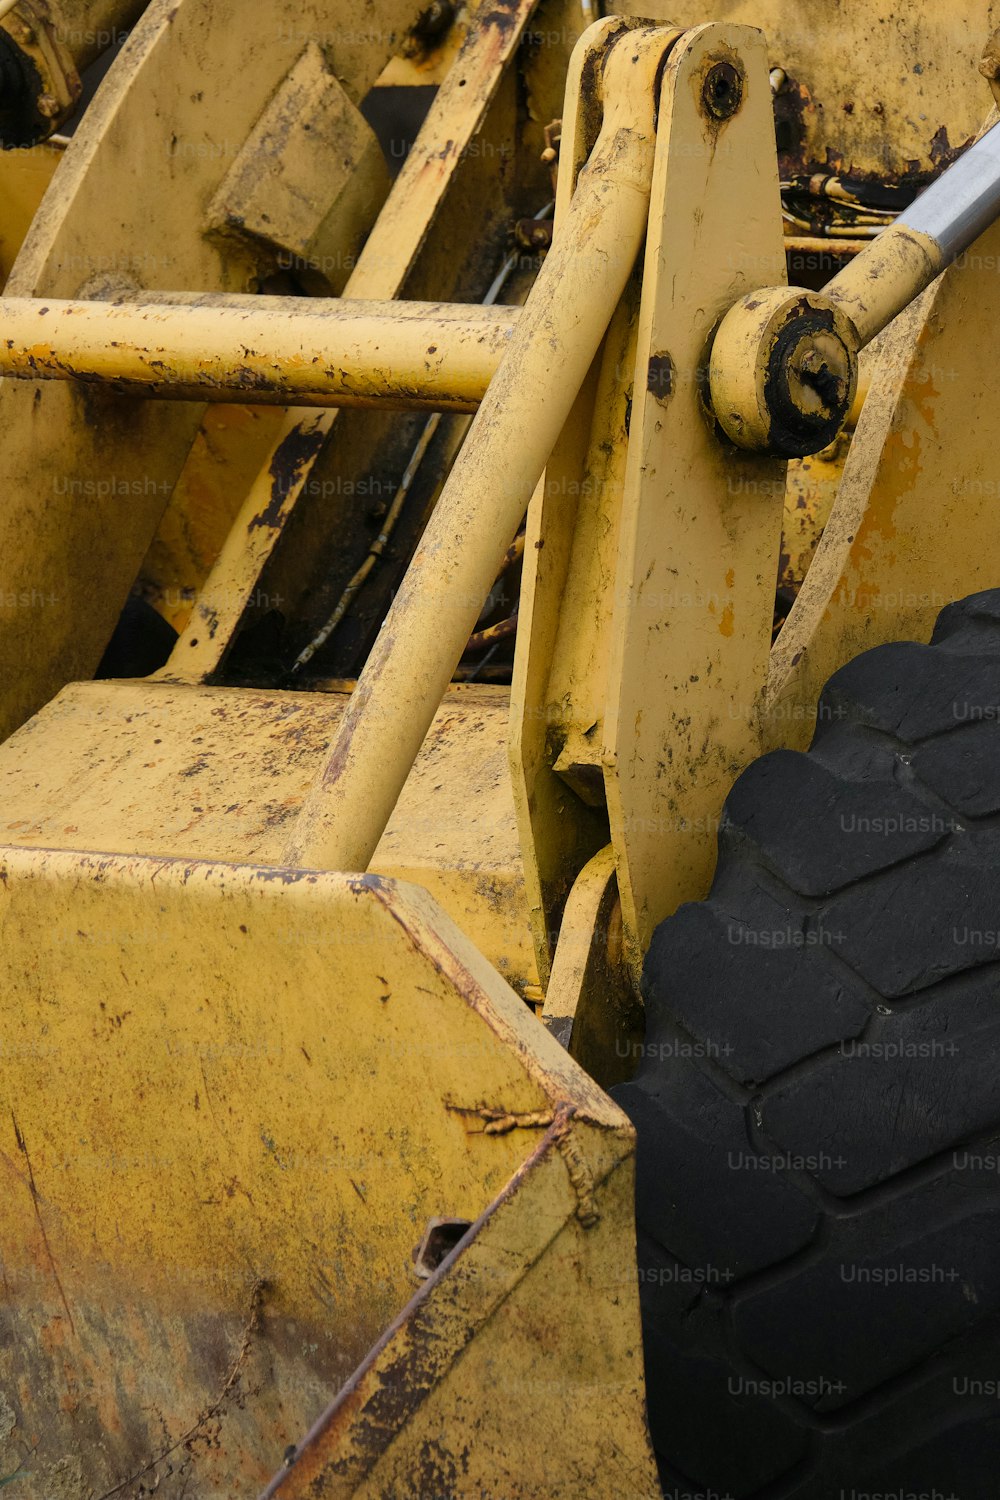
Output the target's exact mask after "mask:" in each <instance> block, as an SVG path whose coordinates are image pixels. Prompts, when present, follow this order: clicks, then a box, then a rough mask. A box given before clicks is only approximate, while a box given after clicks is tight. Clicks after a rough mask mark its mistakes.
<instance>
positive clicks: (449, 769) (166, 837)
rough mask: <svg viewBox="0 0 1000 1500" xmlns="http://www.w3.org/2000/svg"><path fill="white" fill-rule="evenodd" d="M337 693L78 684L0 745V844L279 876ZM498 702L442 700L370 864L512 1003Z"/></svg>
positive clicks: (526, 968) (530, 958) (509, 869)
mask: <svg viewBox="0 0 1000 1500" xmlns="http://www.w3.org/2000/svg"><path fill="white" fill-rule="evenodd" d="M347 702H348V695H347V694H346V693H273V692H272V693H268V692H260V691H250V690H238V689H227V688H202V687H199V688H194V687H189V686H183V685H178V686H174V685H171V684H166V683H162V684H161V683H157V684H155V685H154V684H147V683H140V682H136V683H119V682H113V683H110V682H98V683H78V684H74V685H73V686H71V687H68V688H66V689H65V690H64V691H63V692H62V693H60V694H59V695H58V697H56V698H55V699H54V700H53V702H52V703H50V704H48V705H47V707H46V708H44V709H43V710H42V711H41V713H39V714H37V715H35V717H34V718H33V719H31V720H30V721H29V722H28V723H27V724H26V725H25V726H24V727H23V728H22V729H20V730H19V731H18V732H17V733H16V734H14V735H12V736H11V738H10V739H9V740H7V741H6V743H5V744H4V745H3V746H0V779H2V784H3V786H4V790H5V796H6V798H7V802H6V804H5V807H6V808H7V810H8V811H7V812H6V813H3V814H0V842H2V841H6V842H8V843H17V844H22V845H24V846H25V847H32V848H40V847H42V848H43V847H46V846H52V847H62V846H64V845H67V844H68V845H69V846H71V847H72V848H75V849H82V850H90V851H93V852H99V851H101V850H104V849H108V848H114V849H116V850H119V851H122V852H126V853H129V854H142V853H148V852H150V851H152V852H155V853H156V854H158V855H163V856H169V857H171V858H180V859H183V858H197V859H217V860H218V859H223V860H234V861H242V860H247V859H249V860H252V861H254V862H255V863H257V864H266V863H275V864H278V863H280V862H281V852H282V846H283V844H284V842H285V841H286V840H287V837H288V829H289V827H290V826H292V824H293V822H294V819H295V818H296V817H297V816H298V814H299V811H300V809H301V807H302V804H303V802H304V800H305V798H306V797H307V795H308V793H309V791H310V789H311V787H312V785H313V784H314V782H315V780H316V777H317V776H318V775H319V772H320V770H321V769H322V765H323V760H324V755H325V752H326V749H327V746H328V744H329V742H330V740H331V738H332V737H333V736H335V735H336V732H337V730H338V728H339V726H340V724H341V722H342V720H343V716H344V712H345V709H346V706H347ZM506 733H507V692H506V690H505V689H503V688H497V687H483V686H479V685H474V684H469V685H457V686H455V687H453V688H451V689H449V691H448V693H447V694H446V696H445V700H444V702H443V703H442V705H441V707H440V709H439V710H438V712H437V714H436V716H435V718H434V722H433V724H432V725H431V728H430V731H429V733H428V736H427V739H426V741H425V743H424V746H423V747H422V749H421V753H420V754H419V755H418V756H417V758H416V761H415V762H414V765H413V768H412V770H411V771H410V774H409V776H408V778H407V782H406V786H405V787H404V789H403V794H402V797H401V798H400V802H399V806H398V808H397V811H396V813H395V815H394V817H393V818H392V819H391V820H390V822H389V826H388V828H387V829H386V831H385V833H384V834H383V836H382V838H381V840H380V842H379V845H378V848H377V850H376V851H375V855H374V857H373V861H372V867H373V869H374V870H376V871H377V872H379V873H380V874H383V875H391V876H394V877H396V878H398V879H402V880H410V881H414V882H416V883H418V884H419V885H421V886H423V887H424V888H425V889H426V890H428V891H430V892H431V894H432V895H433V896H434V897H435V899H436V900H438V901H439V902H440V903H441V905H442V906H443V907H444V908H445V910H446V911H447V912H448V913H449V914H450V915H451V917H452V918H453V920H454V921H456V922H457V923H458V924H459V925H460V926H461V927H462V928H463V929H464V930H465V931H468V932H475V934H476V938H477V942H478V944H479V947H480V949H481V951H482V952H483V953H484V954H485V955H486V956H487V958H488V959H489V960H490V962H491V963H492V964H493V965H494V966H495V967H496V968H497V969H498V971H499V972H500V973H501V974H502V975H503V977H504V978H505V979H506V980H507V982H508V983H510V984H512V985H514V986H515V987H516V988H517V989H518V991H519V992H520V993H522V994H523V993H525V992H526V991H529V990H531V989H532V988H533V987H534V986H535V985H537V982H538V975H537V972H536V969H535V963H534V954H533V951H532V944H531V936H530V930H529V926H528V920H527V909H526V900H525V894H524V877H523V874H522V868H521V856H520V849H519V847H518V838H517V826H516V823H515V820H514V807H513V801H512V797H511V789H510V778H509V776H508V772H507V764H506Z"/></svg>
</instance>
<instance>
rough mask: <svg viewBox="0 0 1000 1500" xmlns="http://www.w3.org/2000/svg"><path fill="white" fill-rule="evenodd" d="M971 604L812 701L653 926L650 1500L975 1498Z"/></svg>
mask: <svg viewBox="0 0 1000 1500" xmlns="http://www.w3.org/2000/svg"><path fill="white" fill-rule="evenodd" d="M998 957H1000V590H992V591H990V592H987V593H983V594H977V595H975V596H973V597H972V598H970V599H966V600H964V601H963V602H961V603H958V604H953V605H950V606H949V607H948V608H947V609H945V610H944V611H943V612H942V614H941V615H940V617H939V619H938V623H937V627H936V629H935V632H934V637H933V641H932V643H931V645H929V646H924V645H918V644H915V643H912V642H906V643H900V644H897V645H890V646H883V647H879V648H878V649H877V650H874V651H869V652H867V653H865V655H863V656H861V657H859V658H858V659H857V660H856V661H854V662H852V663H851V664H850V665H848V666H846V667H844V668H843V669H842V670H841V671H839V672H838V673H837V674H836V675H835V676H834V677H833V678H832V679H831V680H830V682H829V683H828V684H827V687H826V689H825V691H824V694H823V697H822V700H821V702H820V705H819V709H818V717H817V725H816V733H815V737H814V740H813V744H812V746H811V748H810V750H809V752H808V754H799V753H797V752H791V751H777V752H775V753H773V754H771V755H766V756H764V757H763V758H762V759H761V760H759V761H757V762H756V764H754V765H753V766H751V767H750V769H749V770H748V771H747V772H746V773H745V774H744V775H743V776H742V777H741V778H740V779H739V781H738V782H737V783H736V785H735V787H734V788H733V791H732V793H731V794H730V797H729V800H728V802H727V804H726V809H725V814H724V817H723V823H722V828H721V832H720V835H719V864H718V871H717V874H716V877H715V881H714V883H713V886H712V890H711V894H710V895H709V897H708V899H707V900H706V901H703V902H700V903H697V904H691V905H688V906H684V907H681V909H680V910H679V911H678V912H677V913H676V914H675V915H674V916H673V917H671V918H670V919H669V920H667V921H666V922H664V923H662V924H661V926H660V927H659V928H658V929H657V931H656V933H655V935H654V938H653V942H652V945H651V947H650V951H649V954H648V956H647V959H646V964H645V970H644V976H643V991H644V996H645V1001H646V1007H647V1031H646V1039H645V1042H644V1043H643V1046H642V1056H641V1059H640V1062H639V1066H638V1070H637V1072H636V1074H635V1077H634V1078H633V1079H632V1081H631V1082H629V1083H626V1084H622V1085H620V1086H619V1087H618V1088H616V1089H615V1090H614V1091H613V1092H614V1096H615V1098H616V1099H617V1100H618V1102H619V1103H620V1104H621V1105H622V1106H623V1108H624V1109H625V1110H626V1111H627V1113H628V1114H629V1116H630V1117H631V1119H632V1120H633V1122H634V1124H635V1126H636V1130H637V1132H638V1160H637V1218H638V1262H639V1277H640V1298H641V1303H642V1316H643V1330H644V1342H645V1352H646V1374H647V1386H648V1403H649V1418H650V1427H651V1431H652V1434H653V1440H654V1444H655V1447H656V1449H657V1455H658V1459H659V1462H660V1466H661V1479H662V1482H663V1487H664V1490H665V1492H666V1494H667V1495H668V1496H674V1495H678V1496H681V1495H685V1496H691V1497H698V1496H707V1497H709V1500H715V1497H721V1496H731V1497H733V1500H747V1497H759V1500H765V1497H766V1500H792V1497H794V1500H807V1497H808V1500H862V1497H864V1496H866V1495H870V1496H874V1495H885V1496H886V1497H889V1496H892V1497H906V1496H910V1497H915V1496H925V1497H928V1500H930V1497H935V1500H945V1497H948V1496H952V1497H954V1500H996V1497H997V1496H998V1495H1000V964H998Z"/></svg>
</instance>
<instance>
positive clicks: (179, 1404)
mask: <svg viewBox="0 0 1000 1500" xmlns="http://www.w3.org/2000/svg"><path fill="white" fill-rule="evenodd" d="M0 964H2V970H3V978H2V987H0V994H2V996H3V1002H2V1003H3V1021H2V1031H0V1035H2V1039H3V1040H2V1048H0V1069H2V1076H3V1097H4V1100H5V1103H6V1105H7V1109H6V1111H5V1115H6V1123H0V1134H2V1137H3V1145H2V1164H3V1173H4V1178H5V1189H4V1191H3V1193H2V1194H0V1258H2V1267H3V1320H4V1334H3V1340H2V1353H0V1439H2V1446H0V1462H2V1465H3V1467H2V1473H3V1475H4V1476H12V1478H11V1485H12V1489H11V1493H12V1495H13V1494H16V1495H19V1496H25V1497H28V1496H30V1497H36V1500H42V1497H45V1500H55V1497H61V1496H74V1497H75V1496H80V1495H89V1496H94V1497H97V1496H101V1497H102V1500H110V1497H112V1496H118V1495H122V1496H133V1495H136V1496H137V1495H148V1494H152V1493H156V1494H158V1495H168V1496H178V1497H179V1496H181V1495H190V1496H195V1495H196V1496H198V1497H199V1500H208V1497H214V1496H218V1497H220V1500H221V1497H222V1496H226V1497H237V1496H254V1495H256V1494H258V1493H259V1492H261V1491H262V1490H265V1489H266V1490H267V1493H268V1494H281V1495H282V1496H283V1497H284V1496H294V1495H310V1496H313V1495H316V1496H318V1495H323V1496H341V1495H343V1496H346V1495H354V1494H364V1495H370V1496H376V1495H379V1496H391V1495H395V1496H404V1495H405V1496H407V1497H416V1496H418V1495H420V1496H430V1495H435V1496H438V1495H446V1494H448V1495H450V1494H453V1493H475V1494H483V1495H486V1494H496V1495H503V1496H505V1497H510V1500H514V1497H521V1496H529V1495H530V1496H542V1495H545V1496H550V1497H554V1496H566V1497H570V1496H573V1497H579V1496H581V1495H587V1496H588V1497H600V1496H607V1497H609V1500H610V1497H612V1496H620V1495H623V1494H629V1495H633V1494H634V1495H636V1496H639V1495H643V1496H645V1495H649V1496H652V1495H654V1494H655V1493H657V1490H656V1480H655V1466H654V1464H653V1460H652V1456H651V1452H650V1448H649V1440H648V1436H647V1432H646V1427H645V1417H644V1405H643V1384H642V1352H641V1339H640V1329H639V1317H638V1297H637V1287H636V1272H635V1262H634V1250H633V1231H632V1227H631V1225H632V1194H633V1161H632V1156H631V1152H632V1135H631V1128H630V1127H629V1125H628V1123H627V1121H626V1120H625V1117H624V1116H623V1115H621V1114H620V1113H619V1112H618V1110H617V1108H616V1107H615V1106H614V1105H612V1104H611V1102H610V1101H609V1100H608V1099H607V1097H606V1096H605V1095H604V1094H603V1093H602V1092H601V1090H600V1089H598V1088H597V1086H596V1085H595V1084H594V1083H593V1082H591V1081H590V1080H589V1079H588V1078H587V1077H586V1075H585V1074H584V1073H583V1072H582V1071H581V1070H580V1069H578V1068H577V1067H576V1065H575V1064H574V1063H573V1062H572V1061H571V1059H570V1058H569V1057H568V1056H567V1055H566V1053H565V1052H563V1050H562V1049H561V1048H560V1047H559V1046H558V1044H557V1043H556V1042H555V1041H554V1040H552V1039H551V1038H550V1037H549V1036H548V1034H547V1033H546V1032H545V1031H544V1030H543V1028H541V1027H540V1026H539V1025H538V1024H537V1022H536V1021H535V1019H534V1017H533V1016H531V1015H530V1013H529V1012H528V1010H527V1008H526V1007H525V1006H524V1004H523V1001H521V1000H520V999H519V998H518V997H517V996H516V995H515V994H514V992H513V991H512V990H511V989H509V988H508V986H507V985H506V984H505V983H504V981H503V980H502V979H500V977H499V976H498V975H497V973H496V971H495V970H494V969H492V967H491V966H490V965H489V964H488V963H487V962H486V961H485V960H484V959H483V958H482V957H481V956H480V955H479V954H478V953H477V951H476V949H475V948H474V947H473V946H472V944H471V943H470V942H469V941H468V940H467V939H466V938H464V937H463V936H462V934H461V933H460V932H459V930H458V929H457V928H456V927H455V926H454V925H453V923H452V922H451V921H450V919H449V918H447V917H446V916H445V915H444V914H443V913H442V912H441V910H440V909H439V908H438V907H437V905H436V904H435V902H434V901H433V900H432V899H431V898H430V897H429V896H427V895H426V894H425V893H424V892H422V891H420V890H418V889H416V888H415V887H411V886H407V885H405V884H401V883H400V884H397V883H395V882H393V881H387V880H384V879H381V878H379V877H378V876H373V875H368V876H348V875H341V874H331V873H312V872H309V871H302V870H295V871H293V870H283V869H278V868H263V867H254V866H249V865H238V864H223V863H209V862H200V861H184V860H177V859H154V858H140V857H134V856H123V855H108V856H102V855H95V854H81V853H70V852H66V851H59V850H45V849H23V848H22V849H15V848H7V849H5V850H3V851H2V852H0ZM439 1220H441V1221H445V1222H444V1225H443V1227H440V1228H437V1229H435V1227H434V1221H439ZM466 1225H468V1226H471V1227H469V1228H468V1231H467V1232H466ZM429 1227H430V1229H431V1232H430V1234H428V1232H427V1231H428V1229H429ZM456 1241H458V1245H457V1249H453V1248H452V1247H454V1246H455V1244H456ZM422 1244H423V1251H422V1255H421V1256H420V1258H419V1259H420V1264H419V1267H418V1266H417V1265H416V1264H415V1253H416V1251H417V1247H418V1246H421V1245H422ZM449 1252H450V1253H449ZM418 1270H419V1271H420V1272H421V1273H422V1274H423V1275H424V1277H425V1278H426V1279H424V1280H423V1282H422V1283H421V1281H420V1280H418V1276H417V1272H418ZM386 1329H387V1330H388V1331H387V1332H384V1333H383V1330H386ZM373 1345H374V1346H375V1347H374V1351H373V1352H372V1353H371V1354H367V1351H368V1350H369V1349H370V1348H372V1346H373ZM366 1355H367V1358H366ZM359 1365H360V1368H359V1369H358V1370H357V1372H356V1373H355V1374H353V1375H352V1374H351V1372H352V1370H355V1367H356V1366H359ZM345 1382H346V1384H345ZM338 1389H340V1390H341V1394H340V1396H339V1397H338V1399H337V1400H336V1401H335V1403H334V1405H333V1406H332V1408H330V1409H329V1410H325V1409H326V1408H328V1407H329V1403H330V1399H331V1393H333V1392H335V1391H337V1390H338ZM541 1409H544V1411H545V1413H546V1423H545V1431H544V1433H539V1432H538V1431H537V1430H536V1427H535V1425H534V1417H535V1415H536V1414H537V1412H538V1411H539V1410H541ZM324 1412H325V1414H324ZM612 1414H613V1415H612ZM310 1427H312V1431H311V1433H309V1436H308V1439H306V1433H307V1431H308V1429H309V1428H310Z"/></svg>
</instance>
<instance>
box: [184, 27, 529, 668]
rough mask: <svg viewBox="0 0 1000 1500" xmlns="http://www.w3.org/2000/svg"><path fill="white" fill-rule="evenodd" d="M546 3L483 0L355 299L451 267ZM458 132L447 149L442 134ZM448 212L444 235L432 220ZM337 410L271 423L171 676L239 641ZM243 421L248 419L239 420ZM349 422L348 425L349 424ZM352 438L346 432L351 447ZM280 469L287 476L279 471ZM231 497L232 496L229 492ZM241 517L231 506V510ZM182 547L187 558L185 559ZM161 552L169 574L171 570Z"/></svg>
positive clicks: (187, 486) (200, 472) (392, 200)
mask: <svg viewBox="0 0 1000 1500" xmlns="http://www.w3.org/2000/svg"><path fill="white" fill-rule="evenodd" d="M536 4H537V0H516V3H515V4H513V5H511V7H510V8H509V9H506V10H501V9H498V8H497V7H496V6H495V5H494V4H493V0H481V4H480V5H479V6H478V7H476V8H475V9H474V10H473V12H472V13H471V15H470V24H469V27H468V30H467V33H466V36H465V38H464V40H463V43H462V46H461V48H460V50H459V53H458V56H457V57H456V59H455V62H454V65H453V66H452V68H451V69H450V70H449V72H448V75H447V77H446V78H445V80H444V82H443V83H442V85H441V87H440V88H439V89H438V92H437V94H436V96H435V99H434V103H433V105H432V106H431V108H430V110H429V112H428V114H427V118H426V119H425V121H424V124H423V126H422V127H421V129H420V131H419V133H418V135H417V139H416V141H415V142H414V145H413V148H412V150H411V151H410V153H409V155H408V156H407V158H406V161H405V162H404V163H403V167H402V169H401V171H400V174H399V177H398V178H397V179H396V182H395V183H394V184H393V188H392V191H391V192H390V194H389V197H388V199H387V200H386V203H385V205H384V207H383V209H382V212H381V213H380V214H379V217H378V220H377V221H376V223H375V225H374V226H373V229H372V232H371V234H370V235H369V236H368V239H367V241H366V242H365V245H364V247H363V248H362V250H361V251H360V254H359V255H358V257H357V261H356V263H355V264H354V265H353V267H352V270H351V274H350V278H349V280H348V282H347V286H346V288H345V291H346V293H347V295H349V296H351V297H356V298H366V299H368V298H371V299H379V300H381V299H388V298H392V297H400V296H402V295H403V292H404V289H405V288H406V287H407V286H408V284H409V283H410V282H411V281H412V279H413V277H414V276H415V274H416V272H417V270H418V269H419V270H420V272H421V273H422V274H423V275H424V276H425V277H426V274H427V272H426V266H425V261H426V257H427V254H428V250H429V249H431V250H433V252H434V253H433V260H432V265H433V269H434V273H435V279H436V280H441V279H443V278H444V276H445V275H446V268H448V267H449V266H450V262H451V259H452V251H451V242H452V240H453V237H454V235H455V234H456V232H457V224H458V223H459V221H460V220H461V219H462V218H463V217H464V215H465V209H464V205H463V204H462V203H461V201H460V199H459V198H458V195H457V194H456V193H455V186H456V182H457V181H458V180H459V178H460V174H461V169H462V166H463V163H464V162H467V161H468V160H470V159H472V156H473V153H474V152H475V151H476V150H483V151H485V150H486V149H487V148H488V147H489V146H490V140H489V133H488V129H487V127H488V122H489V119H490V115H491V110H492V109H493V107H494V105H495V102H496V99H497V96H498V93H499V92H500V85H501V79H502V76H503V71H504V68H505V66H506V65H507V64H508V63H509V61H510V59H511V58H512V57H513V56H514V54H515V52H516V49H517V47H518V45H519V43H520V41H521V39H522V37H523V35H524V32H525V28H526V27H527V25H528V22H529V20H530V18H531V15H532V12H533V11H534V8H535V6H536ZM443 140H444V141H447V143H448V144H447V146H446V147H445V148H442V145H441V142H442V141H443ZM436 221H443V223H442V226H441V227H442V231H443V232H442V234H441V237H440V241H439V242H438V243H435V241H434V237H433V229H434V226H435V222H436ZM336 415H337V414H336V411H332V412H328V413H320V414H318V415H317V414H316V413H312V412H308V413H303V412H299V411H296V410H294V409H292V410H290V411H289V412H287V413H286V415H285V417H284V420H283V421H282V422H281V423H280V425H279V426H278V427H277V430H274V429H273V428H272V427H271V426H270V425H268V426H267V428H266V430H264V431H263V433H262V436H261V439H260V440H259V441H258V442H257V443H256V444H255V445H254V451H255V452H256V457H257V465H256V469H255V471H254V476H253V478H252V480H251V482H249V483H247V484H245V485H244V486H243V488H242V490H241V492H240V498H241V501H242V503H239V502H238V503H239V508H238V511H237V512H236V515H235V519H234V520H233V524H232V525H231V526H230V527H229V528H228V531H227V533H226V534H224V536H222V537H220V544H219V547H218V551H217V556H216V558H215V559H214V566H213V567H212V569H211V571H210V573H209V574H208V576H207V577H206V578H205V579H204V588H203V589H202V591H201V594H200V596H199V599H198V602H197V604H196V606H195V608H194V611H193V613H192V614H191V618H190V621H189V622H188V623H187V628H186V629H185V630H184V631H183V633H182V635H181V639H180V640H179V641H178V644H177V649H176V650H175V651H174V653H173V656H172V658H171V661H170V664H169V669H168V670H169V673H170V675H171V677H173V678H178V677H181V678H183V680H184V681H188V682H199V681H204V680H205V679H206V678H208V677H209V676H210V675H211V674H212V673H213V672H214V671H216V670H217V669H218V667H219V665H220V663H221V662H222V660H223V658H224V656H225V653H226V651H227V649H228V648H229V646H230V645H231V644H232V641H233V637H234V636H235V634H236V631H237V629H238V627H239V623H240V620H241V618H242V616H243V613H244V611H245V609H246V607H247V604H248V602H249V601H250V600H251V599H252V598H253V597H254V596H255V595H256V594H257V592H258V590H259V586H260V579H261V574H262V571H263V569H264V568H265V566H266V565H267V563H268V562H269V561H270V559H271V558H272V556H273V554H274V552H275V550H276V548H277V546H278V542H279V539H280V537H281V536H282V535H283V534H284V532H285V530H286V528H288V527H289V526H290V525H292V524H293V522H294V518H295V516H296V512H297V511H298V509H299V508H300V506H301V504H302V502H303V498H304V497H306V496H308V494H309V490H310V486H311V485H312V484H313V483H315V481H316V478H317V468H318V463H319V459H320V457H321V455H323V454H324V453H325V452H326V451H327V447H328V445H329V443H330V441H331V439H332V442H333V445H334V455H336V451H337V448H336V445H337V441H338V424H337V421H336ZM236 420H237V423H239V422H240V421H241V419H240V418H239V417H237V419H236ZM341 425H342V424H341ZM349 442H350V439H349V438H347V439H345V440H344V444H345V448H346V449H347V455H348V456H350V454H351V449H350V447H349V446H348V445H349ZM204 447H205V445H202V447H201V449H200V450H196V453H195V458H194V462H193V463H192V464H191V465H190V466H189V467H188V469H187V470H186V471H185V473H184V474H183V475H182V477H181V485H180V488H181V493H180V494H179V495H178V496H177V505H176V508H175V512H174V516H173V517H172V520H173V523H174V525H175V527H178V528H181V529H183V527H184V525H185V519H184V518H185V516H186V513H187V511H188V510H189V509H190V508H191V506H192V505H193V504H195V503H196V502H197V497H198V495H199V493H200V491H201V489H202V487H203V484H204V483H205V482H206V481H205V479H204V476H205V475H206V474H207V476H208V479H207V482H208V484H209V485H210V487H211V491H212V493H213V494H218V492H219V488H220V485H219V483H218V472H217V471H214V472H213V469H212V467H211V464H210V463H209V464H205V463H202V462H201V458H202V456H203V452H204ZM278 475H280V476H281V481H280V483H279V482H278V481H277V479H276V476H278ZM229 498H230V500H231V499H232V497H231V496H230V497H229ZM229 514H232V512H229ZM184 555H185V554H184V552H183V550H182V556H184ZM163 562H164V560H163V559H162V558H161V568H160V571H161V575H162V571H163Z"/></svg>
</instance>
